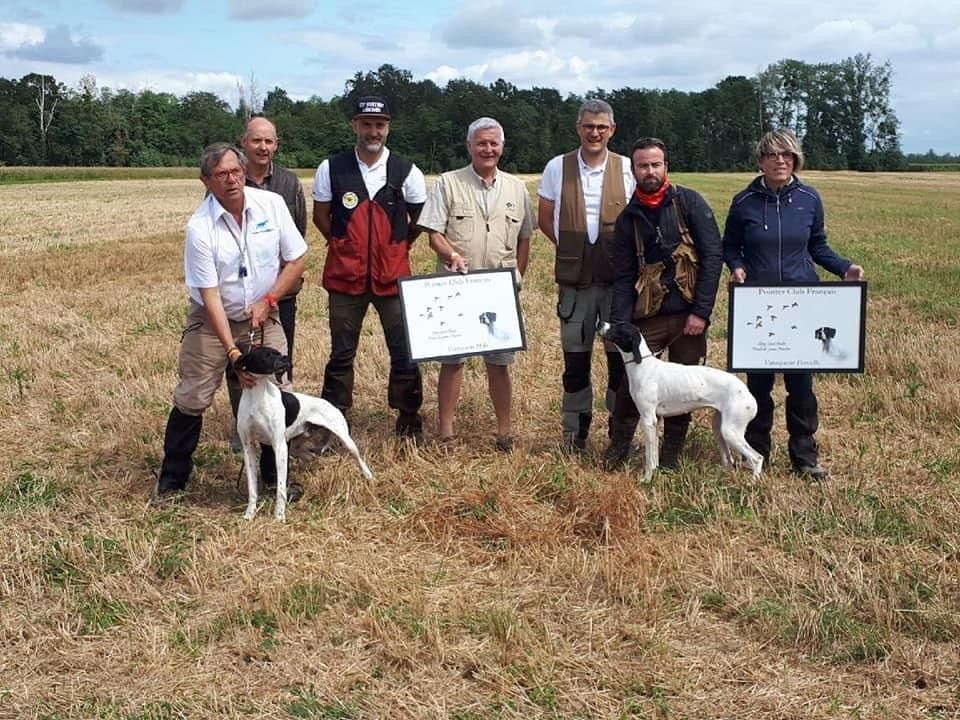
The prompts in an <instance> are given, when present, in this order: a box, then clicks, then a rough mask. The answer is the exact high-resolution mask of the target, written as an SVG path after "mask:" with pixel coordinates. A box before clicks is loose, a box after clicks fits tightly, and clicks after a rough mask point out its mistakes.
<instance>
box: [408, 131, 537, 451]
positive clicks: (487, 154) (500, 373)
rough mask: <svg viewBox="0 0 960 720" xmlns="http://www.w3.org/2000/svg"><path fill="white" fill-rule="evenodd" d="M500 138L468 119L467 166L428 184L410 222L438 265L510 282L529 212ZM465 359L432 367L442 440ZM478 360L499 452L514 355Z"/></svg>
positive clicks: (524, 245)
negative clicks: (503, 164) (491, 272)
mask: <svg viewBox="0 0 960 720" xmlns="http://www.w3.org/2000/svg"><path fill="white" fill-rule="evenodd" d="M503 143H504V134H503V126H501V125H500V123H499V122H497V121H496V120H494V119H493V118H489V117H482V118H478V119H477V120H474V121H473V122H472V123H470V127H469V128H468V129H467V152H469V153H470V164H469V165H467V166H466V167H464V168H460V169H459V170H453V171H451V172H446V173H443V175H441V176H440V177H439V178H438V179H437V182H436V183H434V185H433V188H431V190H430V194H429V195H428V196H427V202H426V204H425V205H424V206H423V212H422V213H421V214H420V219H419V221H418V222H419V224H420V227H422V228H423V229H424V230H426V231H427V232H428V234H429V236H430V247H431V248H433V251H434V252H435V253H437V270H438V271H443V270H444V269H445V270H447V271H448V272H464V273H465V272H469V271H472V270H483V269H493V268H513V272H514V275H515V279H516V282H517V283H519V282H520V278H521V277H522V276H523V274H524V272H526V269H527V260H528V258H529V256H530V237H531V236H532V235H533V231H534V230H536V218H535V217H534V214H533V205H532V204H531V202H530V193H529V192H527V186H526V185H525V184H524V182H523V181H522V180H521V179H520V178H518V177H515V176H513V175H509V174H507V173H505V172H503V171H502V170H500V169H499V167H498V165H499V162H500V158H501V156H502V155H503ZM465 359H466V358H465V357H457V358H444V361H443V363H442V364H441V365H440V375H439V377H438V379H437V408H438V413H437V414H438V416H439V423H438V424H439V428H438V429H439V433H440V438H441V440H443V441H450V440H453V438H454V429H453V417H454V411H455V410H456V407H457V403H458V401H459V399H460V388H461V386H462V384H463V363H464V360H465ZM483 360H484V365H485V366H486V370H487V387H488V390H489V393H490V400H491V402H492V404H493V410H494V414H495V415H496V419H497V432H496V439H495V446H496V449H497V450H499V451H501V452H512V450H513V424H512V419H511V405H512V398H513V390H512V385H511V381H510V365H511V364H512V363H513V361H514V353H512V352H501V353H495V354H488V355H484V357H483Z"/></svg>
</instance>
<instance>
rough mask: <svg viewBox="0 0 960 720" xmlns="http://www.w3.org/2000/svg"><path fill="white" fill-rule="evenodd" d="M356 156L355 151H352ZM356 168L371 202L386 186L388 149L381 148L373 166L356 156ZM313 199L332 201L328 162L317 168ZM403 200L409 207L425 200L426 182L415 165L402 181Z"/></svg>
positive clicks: (325, 161)
mask: <svg viewBox="0 0 960 720" xmlns="http://www.w3.org/2000/svg"><path fill="white" fill-rule="evenodd" d="M354 154H355V155H356V150H354ZM356 157H357V166H358V167H359V168H360V175H361V177H363V184H364V185H366V187H367V195H368V196H369V197H370V199H371V200H372V199H373V197H374V195H376V194H377V193H378V192H380V189H381V188H382V187H383V186H384V185H386V184H387V158H389V157H390V148H387V147H385V148H383V152H382V153H380V157H378V158H377V160H376V162H374V163H373V165H367V164H366V163H365V162H363V161H362V160H361V159H360V156H359V155H357V156H356ZM313 199H314V200H315V201H316V202H330V201H331V200H333V191H332V190H331V188H330V160H329V159H327V160H324V161H323V162H322V163H320V167H318V168H317V173H316V175H314V178H313ZM403 199H404V200H405V201H406V202H407V204H409V205H419V204H420V203H422V202H425V201H426V199H427V182H426V180H425V179H424V177H423V173H422V172H421V171H420V168H418V167H417V166H416V165H414V166H413V167H412V168H410V173H409V174H408V175H407V177H406V179H405V180H404V181H403Z"/></svg>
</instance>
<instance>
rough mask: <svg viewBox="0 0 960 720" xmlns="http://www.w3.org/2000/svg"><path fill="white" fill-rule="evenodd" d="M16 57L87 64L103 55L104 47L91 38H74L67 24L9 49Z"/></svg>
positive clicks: (69, 63) (70, 63)
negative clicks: (41, 37) (37, 38)
mask: <svg viewBox="0 0 960 720" xmlns="http://www.w3.org/2000/svg"><path fill="white" fill-rule="evenodd" d="M8 52H9V54H10V55H13V56H14V57H20V58H23V59H25V60H38V61H40V62H49V63H66V64H68V65H85V64H87V63H89V62H92V61H94V60H99V59H100V58H101V57H103V48H102V47H100V46H99V45H96V44H94V43H93V42H91V41H90V40H86V39H83V38H79V39H74V37H73V33H71V31H70V29H69V28H68V27H67V26H66V25H58V26H57V27H55V28H51V29H50V30H47V32H46V33H45V34H44V36H43V39H42V40H38V41H27V42H24V43H23V44H22V45H20V47H18V48H15V49H13V50H9V51H8Z"/></svg>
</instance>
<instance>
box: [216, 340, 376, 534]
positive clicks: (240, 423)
mask: <svg viewBox="0 0 960 720" xmlns="http://www.w3.org/2000/svg"><path fill="white" fill-rule="evenodd" d="M234 367H236V368H237V369H238V370H245V371H247V372H249V373H252V374H253V375H256V376H257V384H256V385H254V386H253V387H252V388H244V390H243V395H242V396H241V397H240V407H239V408H238V409H237V432H238V433H239V435H240V440H241V441H242V442H243V463H244V465H245V466H246V468H247V510H246V512H244V513H243V517H244V519H245V520H252V519H253V516H254V515H255V514H256V512H257V480H258V477H257V475H258V474H259V468H260V465H259V462H258V454H257V453H258V448H259V445H260V444H261V443H262V444H264V445H270V446H271V447H273V451H274V455H275V456H276V460H277V500H276V505H275V506H274V508H275V510H274V515H275V517H276V519H277V520H281V521H283V520H285V519H286V510H287V456H288V452H287V441H289V440H292V439H294V438H296V437H297V436H299V435H302V434H304V433H309V432H310V431H311V430H316V429H317V428H318V427H319V428H327V429H328V430H329V431H330V432H331V433H333V434H334V435H336V436H337V437H338V438H340V442H342V443H343V445H344V447H346V448H347V450H349V451H350V454H351V455H353V457H354V458H355V459H356V461H357V463H358V464H359V465H360V470H361V471H362V472H363V476H364V477H365V478H367V479H368V480H369V479H371V478H372V477H373V473H371V472H370V468H368V467H367V464H366V463H365V462H364V461H363V458H362V457H360V452H359V450H357V445H356V443H354V442H353V439H352V438H351V437H350V431H349V428H348V427H347V420H346V418H344V417H343V413H341V412H340V411H339V410H338V409H337V408H336V407H334V406H333V405H331V404H330V403H329V402H327V401H326V400H323V399H321V398H318V397H313V396H312V395H304V394H302V393H288V392H284V391H282V390H280V388H279V387H277V385H276V384H274V382H273V381H272V380H271V376H275V377H276V378H277V382H279V381H280V377H281V376H282V375H283V374H284V373H285V372H287V370H289V369H290V359H289V358H288V357H287V356H286V355H283V354H281V353H280V352H279V351H277V350H274V349H273V348H270V347H265V346H258V347H254V348H251V349H250V350H249V351H247V352H246V353H245V354H244V355H241V356H240V358H239V359H237V361H236V363H234Z"/></svg>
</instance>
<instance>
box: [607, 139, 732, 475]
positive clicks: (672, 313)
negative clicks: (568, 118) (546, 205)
mask: <svg viewBox="0 0 960 720" xmlns="http://www.w3.org/2000/svg"><path fill="white" fill-rule="evenodd" d="M630 160H631V165H632V167H633V175H634V177H635V178H636V180H637V188H636V191H635V192H634V194H633V197H632V198H631V199H630V202H629V203H628V204H627V207H626V208H625V209H624V211H623V213H621V215H620V217H619V218H618V219H617V224H616V227H615V229H614V237H613V240H612V241H611V243H610V246H609V248H610V261H611V262H610V264H611V265H612V267H613V273H614V275H613V281H612V284H611V288H612V300H611V303H612V304H611V309H610V322H611V324H615V323H618V322H633V323H635V324H636V325H637V326H638V327H639V328H640V331H641V332H642V333H643V336H644V338H645V339H646V341H647V345H649V346H650V350H651V352H654V353H659V352H661V351H664V352H666V353H667V355H668V359H669V360H670V362H677V363H681V364H684V365H696V364H699V363H701V362H703V360H704V359H705V358H706V354H707V326H708V325H709V324H710V315H711V313H712V312H713V305H714V302H715V300H716V297H717V285H718V284H719V281H720V271H721V269H722V267H723V253H722V249H721V241H720V231H719V230H718V228H717V221H716V219H715V218H714V216H713V211H712V210H711V209H710V206H709V205H707V202H706V201H705V200H704V199H703V197H702V196H701V195H700V194H699V193H697V192H695V191H693V190H691V189H690V188H685V187H680V186H679V185H673V184H672V183H671V182H670V181H669V179H668V178H667V167H668V165H667V163H668V155H667V148H666V145H664V143H663V141H662V140H658V139H657V138H644V139H641V140H638V141H637V142H636V143H634V145H633V149H632V150H631V152H630ZM638 422H639V415H638V413H637V409H636V406H635V405H634V404H633V400H632V399H631V397H630V390H629V385H628V383H627V380H626V378H624V380H623V382H622V383H621V385H620V387H619V388H618V390H617V398H616V403H615V407H614V411H613V421H612V423H611V438H610V445H609V447H608V448H607V450H606V453H605V455H604V459H605V461H606V463H607V466H608V467H617V466H619V465H622V464H623V463H624V462H625V461H626V460H627V458H628V457H629V455H630V447H631V441H632V440H633V435H634V433H635V432H636V429H637V423H638ZM689 425H690V414H689V413H687V414H685V415H678V416H676V417H669V418H664V421H663V447H662V448H661V450H660V467H661V468H662V469H667V470H675V469H677V468H678V467H679V464H680V453H681V452H682V451H683V445H684V441H685V440H686V436H687V428H688V426H689Z"/></svg>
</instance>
